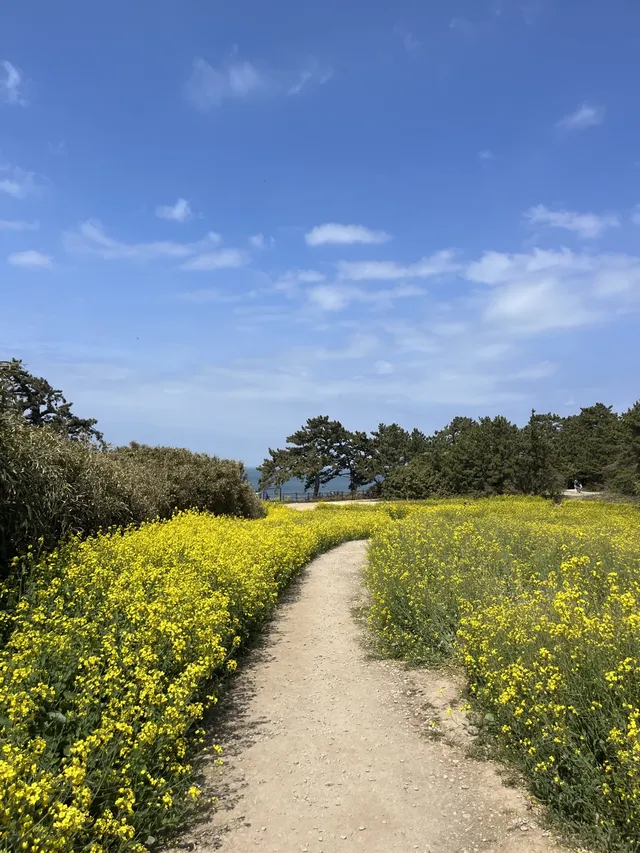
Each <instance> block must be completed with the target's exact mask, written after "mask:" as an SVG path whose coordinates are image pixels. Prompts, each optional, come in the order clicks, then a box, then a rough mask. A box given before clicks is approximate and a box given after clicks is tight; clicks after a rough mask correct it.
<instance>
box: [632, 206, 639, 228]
mask: <svg viewBox="0 0 640 853" xmlns="http://www.w3.org/2000/svg"><path fill="white" fill-rule="evenodd" d="M631 221H632V222H633V224H634V225H640V204H636V206H635V208H634V210H633V213H632V214H631Z"/></svg>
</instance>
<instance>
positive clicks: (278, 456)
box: [260, 401, 640, 500]
mask: <svg viewBox="0 0 640 853" xmlns="http://www.w3.org/2000/svg"><path fill="white" fill-rule="evenodd" d="M288 442H289V444H290V445H291V444H293V445H294V446H292V447H291V446H290V447H287V448H285V449H284V450H270V451H269V453H270V457H269V458H268V459H266V460H265V461H264V463H263V465H262V467H261V469H260V470H261V471H262V474H263V477H262V485H263V486H269V485H273V484H276V485H278V484H282V483H284V482H286V481H287V480H288V479H290V478H291V477H300V478H302V479H304V480H306V484H307V488H309V487H310V486H313V487H314V496H315V497H317V494H318V490H319V487H320V484H322V483H326V482H329V481H330V480H331V479H333V478H334V477H337V476H339V475H344V474H346V475H348V476H349V481H350V488H351V489H352V490H356V489H358V488H361V487H363V486H367V485H369V484H373V486H372V487H371V492H372V493H374V492H375V494H376V496H382V497H384V498H388V499H391V500H393V499H396V498H403V499H407V498H412V499H423V498H428V497H442V496H448V495H477V496H490V495H508V494H531V495H543V496H545V497H549V498H553V499H555V500H557V499H558V498H559V496H560V494H561V492H562V490H563V489H565V488H567V487H568V486H570V485H572V483H573V480H574V479H577V480H579V481H581V482H582V484H583V485H584V486H585V487H586V488H591V489H601V488H603V487H607V488H611V489H613V490H615V491H618V492H620V493H622V494H626V495H640V401H639V402H638V403H636V404H635V405H634V406H632V408H631V409H629V411H628V412H626V413H625V414H623V415H622V416H619V415H617V414H616V413H615V412H613V410H612V408H611V406H605V405H604V404H603V403H596V405H595V406H590V407H587V408H584V409H581V411H580V413H579V414H577V415H571V416H569V417H567V418H561V417H559V416H558V415H555V414H552V413H551V412H549V413H547V414H539V413H537V412H535V411H532V412H531V417H530V418H529V421H528V423H527V424H526V425H525V426H524V427H523V428H522V429H519V428H518V427H517V426H516V425H515V424H512V423H510V422H509V421H508V420H507V419H506V418H505V417H503V416H502V415H497V416H496V417H493V418H490V417H483V418H480V419H479V420H473V419H472V418H468V417H456V418H454V419H453V420H452V421H451V423H449V424H447V426H446V427H444V429H442V430H439V431H438V432H435V433H434V434H433V435H431V436H427V435H425V434H424V433H423V432H421V431H420V430H419V429H414V430H413V431H412V432H408V431H407V430H405V429H404V428H403V427H401V426H400V425H399V424H397V423H392V424H379V425H378V428H377V429H376V430H374V431H373V432H371V433H370V434H369V435H367V433H365V432H349V431H348V430H346V429H345V428H344V427H343V426H342V424H340V423H339V422H338V421H330V420H329V418H328V417H326V416H324V417H321V418H311V419H310V420H309V421H307V424H306V425H305V426H304V427H303V428H302V429H301V430H298V432H297V433H294V435H293V436H290V437H289V439H288ZM332 442H333V443H332Z"/></svg>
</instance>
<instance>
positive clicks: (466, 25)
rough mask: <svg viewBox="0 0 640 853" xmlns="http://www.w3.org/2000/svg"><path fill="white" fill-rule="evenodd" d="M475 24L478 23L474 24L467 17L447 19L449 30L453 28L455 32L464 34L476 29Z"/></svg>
mask: <svg viewBox="0 0 640 853" xmlns="http://www.w3.org/2000/svg"><path fill="white" fill-rule="evenodd" d="M477 26H478V25H477V24H474V22H473V21H470V20H469V18H463V17H456V18H452V19H451V20H450V21H449V29H450V30H455V31H456V32H459V33H465V34H466V35H469V34H470V33H473V32H475V30H476V29H477Z"/></svg>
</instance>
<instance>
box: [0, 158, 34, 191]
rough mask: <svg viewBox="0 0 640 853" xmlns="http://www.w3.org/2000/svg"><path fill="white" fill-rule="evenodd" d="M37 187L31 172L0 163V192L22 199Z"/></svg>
mask: <svg viewBox="0 0 640 853" xmlns="http://www.w3.org/2000/svg"><path fill="white" fill-rule="evenodd" d="M39 189H40V187H39V185H38V182H37V180H36V176H35V174H34V173H33V172H25V171H24V169H20V168H19V167H18V166H9V165H6V164H5V165H0V192H2V193H6V194H7V195H10V196H12V197H13V198H19V199H22V198H26V196H28V195H33V194H34V193H36V192H37V191H38V190H39Z"/></svg>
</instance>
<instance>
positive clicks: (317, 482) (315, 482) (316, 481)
mask: <svg viewBox="0 0 640 853" xmlns="http://www.w3.org/2000/svg"><path fill="white" fill-rule="evenodd" d="M319 494H320V474H316V476H315V478H314V480H313V499H314V501H315V500H317V498H318V495H319Z"/></svg>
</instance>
